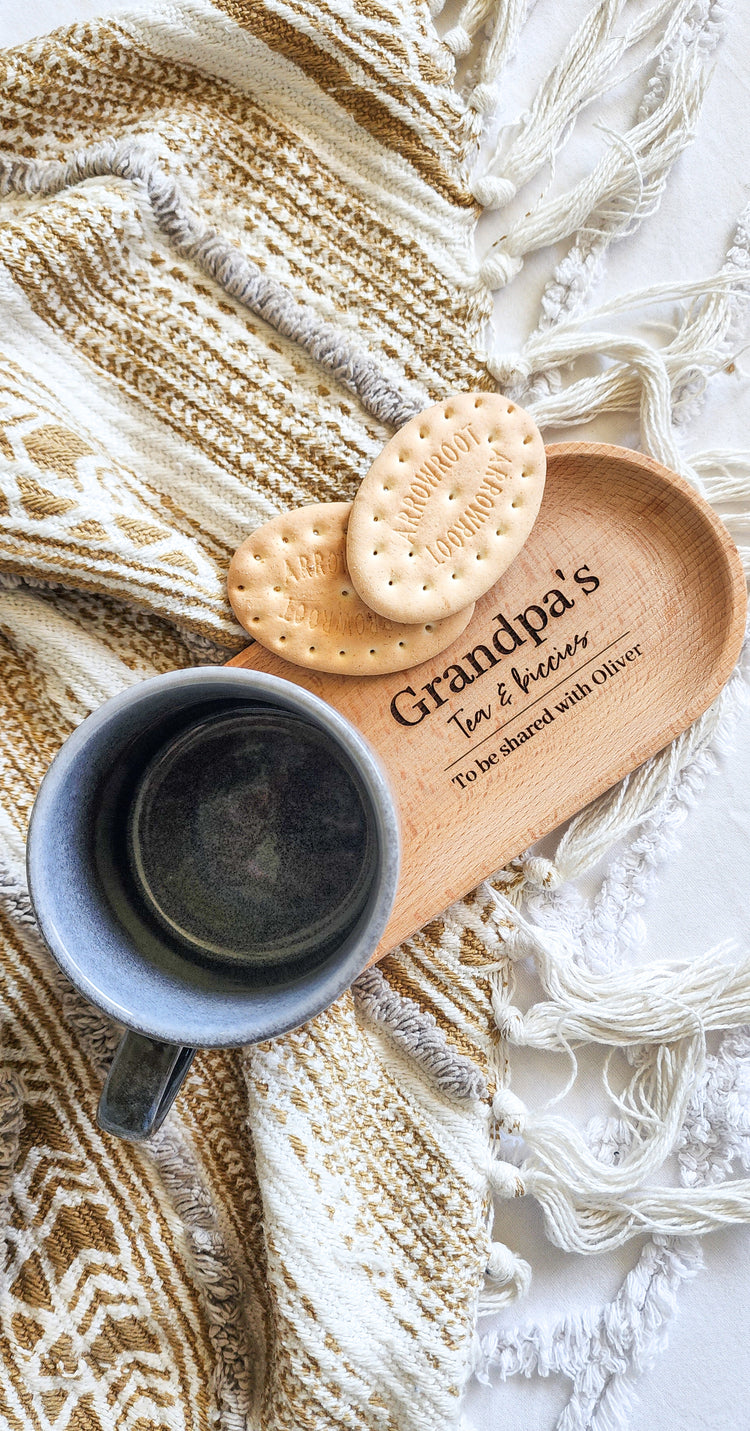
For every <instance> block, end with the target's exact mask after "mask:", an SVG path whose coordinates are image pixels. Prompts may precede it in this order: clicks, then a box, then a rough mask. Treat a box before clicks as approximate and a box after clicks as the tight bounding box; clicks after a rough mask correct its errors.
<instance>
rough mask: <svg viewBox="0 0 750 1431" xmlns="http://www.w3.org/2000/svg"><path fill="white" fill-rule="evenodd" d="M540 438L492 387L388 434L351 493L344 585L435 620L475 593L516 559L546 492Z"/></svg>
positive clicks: (391, 613)
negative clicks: (349, 582)
mask: <svg viewBox="0 0 750 1431" xmlns="http://www.w3.org/2000/svg"><path fill="white" fill-rule="evenodd" d="M545 473H546V457H545V452H544V443H543V441H542V437H541V434H540V432H539V429H538V428H537V426H536V424H535V422H534V421H533V419H532V418H531V417H530V416H529V414H528V413H527V412H524V410H523V408H520V407H518V406H517V404H516V403H513V402H510V401H509V400H508V398H505V397H502V396H501V395H500V394H498V393H459V394H456V395H455V396H453V397H451V398H447V399H446V400H445V401H444V402H441V403H437V404H436V405H435V406H434V407H428V408H426V409H425V411H424V412H422V413H420V414H419V415H418V416H417V417H414V418H412V419H411V420H410V421H409V422H407V423H406V425H405V426H404V427H402V428H401V429H400V430H399V432H397V434H396V436H395V437H393V438H391V440H390V442H388V443H387V444H386V446H385V447H384V448H383V451H382V452H381V453H380V455H379V456H378V457H376V459H375V461H374V462H373V464H372V467H371V468H370V470H369V472H368V473H367V476H366V477H365V478H364V481H363V482H362V485H361V486H360V489H359V491H358V493H357V495H356V497H355V499H354V503H353V508H352V515H351V518H350V521H349V532H348V537H347V561H348V565H349V571H350V574H351V579H352V582H353V583H354V586H355V588H356V590H357V591H358V593H359V595H360V596H361V598H362V600H363V601H364V602H365V603H366V604H367V605H368V606H369V607H371V608H372V610H373V611H377V612H379V613H380V615H381V616H387V617H390V619H391V620H392V621H403V622H407V623H410V622H424V621H437V620H442V619H444V618H445V617H448V616H451V615H452V614H453V613H454V612H457V611H460V610H462V609H463V608H464V607H465V606H467V605H468V603H469V602H472V601H477V600H478V599H479V597H480V596H483V595H484V593H485V592H486V591H489V589H490V587H491V586H494V584H495V582H496V581H497V580H498V578H499V577H501V576H502V574H503V572H504V571H506V570H507V568H508V567H509V566H510V564H511V562H512V561H513V560H514V558H515V557H516V556H517V555H518V553H519V551H520V550H521V547H522V546H523V544H524V542H525V541H526V538H527V537H528V535H529V533H530V531H531V528H532V526H533V525H534V522H535V520H536V516H537V513H538V511H539V507H540V504H541V500H542V494H543V491H544V478H545Z"/></svg>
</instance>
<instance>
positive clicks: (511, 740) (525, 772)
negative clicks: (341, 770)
mask: <svg viewBox="0 0 750 1431" xmlns="http://www.w3.org/2000/svg"><path fill="white" fill-rule="evenodd" d="M547 458H548V469H547V485H546V489H545V495H544V501H543V503H542V509H541V512H540V515H539V517H538V519H537V522H536V525H535V527H534V529H533V531H532V533H531V536H530V537H529V540H528V542H527V543H526V546H525V547H524V548H523V551H522V552H521V553H520V555H519V556H518V557H517V558H516V560H515V561H514V563H513V565H512V566H511V567H510V569H509V570H508V571H507V572H506V573H505V575H504V576H503V577H502V578H501V580H500V581H499V582H498V583H497V585H496V586H494V587H493V588H492V590H491V591H490V592H488V593H487V595H486V596H485V597H483V598H482V600H481V601H479V602H478V603H477V606H476V610H475V612H474V616H473V617H472V620H471V622H470V624H469V626H468V627H467V628H466V630H465V631H464V632H463V635H462V636H460V637H459V638H458V640H457V641H456V642H454V644H453V645H452V646H450V647H448V649H447V650H445V651H443V652H442V653H441V654H440V655H439V656H436V657H434V658H433V659H431V660H429V661H425V662H424V663H423V664H422V665H420V666H417V667H412V668H411V669H410V670H408V671H401V672H397V673H396V674H394V675H388V676H369V677H352V676H348V677H347V676H336V675H326V674H323V673H319V672H314V671H307V670H303V669H302V668H301V667H299V666H293V665H290V664H289V663H287V662H285V661H283V660H281V659H280V658H279V657H277V656H275V655H272V654H271V653H270V652H268V651H266V650H265V649H264V648H263V647H262V646H259V645H257V644H253V645H251V646H250V647H248V649H247V650H245V651H243V652H242V653H241V654H240V655H239V656H236V657H235V658H234V660H233V661H232V662H230V664H231V665H235V666H247V667H251V668H253V669H255V670H259V671H271V672H273V673H274V674H276V675H279V676H283V677H285V678H286V679H287V680H289V681H294V682H296V683H297V684H298V685H301V686H305V687H307V689H308V690H311V691H314V692H315V694H316V695H319V696H322V697H323V699H324V700H326V701H329V702H330V704H331V705H333V706H336V707H337V708H338V709H339V710H340V711H342V712H343V713H344V715H346V716H347V717H348V718H349V720H350V721H352V722H353V724H354V725H356V726H358V727H359V729H360V730H361V731H362V732H363V733H364V735H365V736H366V737H367V739H368V741H369V742H370V744H371V745H372V746H373V748H374V749H375V750H376V751H377V752H378V754H379V755H380V757H381V759H382V761H383V763H384V765H385V767H386V769H387V771H388V774H389V776H390V780H391V784H392V788H393V790H394V793H395V796H396V800H397V802H398V806H399V811H400V817H401V826H402V835H403V863H402V869H401V879H400V883H399V891H398V895H397V897H396V903H395V906H394V909H393V913H392V915H391V918H390V921H389V923H388V926H387V928H386V931H385V935H384V937H383V940H382V942H381V944H380V946H379V948H378V950H377V952H376V955H375V958H381V957H382V956H383V954H385V953H387V951H388V950H389V949H391V948H393V947H394V946H395V945H396V944H398V943H400V941H401V940H402V939H405V938H407V937H408V936H409V935H410V934H413V933H414V932H415V930H417V929H420V928H421V927H422V925H423V924H425V923H427V922H428V920H430V919H433V918H434V917H435V916H436V915H438V914H439V913H440V912H441V911H442V910H443V909H445V908H446V907H447V906H448V905H449V904H451V903H452V902H453V900H455V899H458V898H459V897H460V896H461V895H464V894H466V893H467V892H468V891H469V890H471V889H473V888H474V886H475V885H477V884H478V883H479V882H480V880H482V879H484V878H486V876H487V875H489V874H491V873H492V872H493V871H494V870H496V869H499V868H500V867H501V866H502V865H504V864H505V863H506V861H507V860H509V859H511V858H512V857H513V856H514V855H517V854H519V853H520V852H521V851H522V850H524V849H525V848H526V847H527V845H529V844H531V842H532V841H533V840H537V839H539V838H540V836H542V835H544V834H546V833H548V831H550V830H552V829H554V828H555V826H556V825H559V824H560V823H561V822H562V821H563V820H565V819H567V818H568V817H569V816H571V815H573V814H575V812H576V811H577V810H580V809H581V807H582V806H583V805H585V804H587V803H588V801H590V800H593V799H594V798H595V796H597V795H600V794H601V793H602V792H603V791H604V790H607V789H609V787H610V786H611V785H614V784H615V783H616V781H618V780H620V779H621V778H622V777H623V776H624V775H626V774H627V772H628V771H630V770H633V769H634V768H635V767H636V766H637V765H640V764H641V763H642V762H643V761H644V760H646V759H647V757H648V756H650V755H653V754H654V753H655V752H656V751H657V750H660V749H661V748H662V747H663V746H665V745H666V744H667V743H668V742H669V741H670V740H672V739H673V738H674V737H675V736H676V735H678V734H679V732H680V731H682V730H684V729H685V728H686V726H688V725H690V724H691V722H692V721H694V720H695V719H696V718H697V717H698V716H699V715H700V714H701V712H702V711H704V710H705V709H706V707H707V706H708V705H710V703H711V702H712V701H713V700H714V698H715V697H716V696H717V695H718V693H719V691H720V690H721V687H722V686H723V685H724V682H725V681H726V680H727V678H728V676H729V674H730V672H731V670H732V668H733V666H734V664H735V661H736V659H737V655H738V652H739V649H740V644H741V641H742V635H743V631H744V626H745V608H746V591H745V580H744V576H743V573H742V568H741V565H740V560H739V557H738V554H737V550H736V548H735V546H734V544H733V542H732V540H731V538H730V537H729V535H728V534H727V532H726V530H725V528H724V527H723V525H722V523H721V522H720V521H719V519H718V517H717V516H716V515H715V514H714V513H713V512H712V511H711V508H710V507H708V506H707V504H706V503H705V502H704V501H703V500H702V499H701V498H700V497H698V496H697V495H696V494H695V492H693V490H692V489H691V488H690V487H689V486H688V484H687V483H686V482H685V481H684V480H683V479H682V478H681V477H678V476H676V475H675V474H674V473H673V472H669V471H667V470H666V469H665V468H664V467H661V466H660V465H659V464H658V463H657V462H653V461H651V460H650V459H649V458H647V457H643V456H641V455H640V454H639V453H636V452H631V451H629V450H628V449H626V448H619V447H608V446H604V445H600V444H595V443H562V444H559V445H556V446H552V447H549V448H548V449H547ZM568 603H569V604H568ZM493 637H494V640H493ZM450 668H452V669H450ZM451 686H452V687H453V688H452V689H451ZM399 717H400V718H399Z"/></svg>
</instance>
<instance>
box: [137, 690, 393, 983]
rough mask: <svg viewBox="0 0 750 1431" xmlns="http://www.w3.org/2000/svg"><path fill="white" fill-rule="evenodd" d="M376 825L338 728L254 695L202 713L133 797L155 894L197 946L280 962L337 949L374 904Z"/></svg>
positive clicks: (174, 930)
mask: <svg viewBox="0 0 750 1431" xmlns="http://www.w3.org/2000/svg"><path fill="white" fill-rule="evenodd" d="M371 838H372V832H371V831H370V829H369V826H368V821H367V817H366V812H365V808H364V804H363V799H362V794H361V792H360V788H359V783H358V780H357V777H356V774H355V772H354V770H353V769H347V768H346V765H345V763H344V761H343V759H342V755H341V752H340V751H339V750H337V749H336V747H335V746H334V744H333V741H332V740H331V739H330V737H329V736H328V735H327V734H326V733H325V731H322V730H318V729H316V728H315V727H314V726H311V725H308V724H307V723H306V722H304V721H302V720H298V719H297V718H295V717H294V716H291V715H288V714H287V713H286V712H283V711H278V710H264V709H262V708H259V709H252V708H250V709H246V710H244V711H241V712H237V713H235V712H231V711H230V712H227V713H224V714H218V715H213V716H209V717H208V719H206V720H200V721H198V722H197V723H195V724H194V725H190V726H189V727H188V728H187V729H186V730H184V731H182V732H181V734H179V735H177V736H176V737H174V738H173V739H171V740H170V741H168V742H167V743H166V745H165V746H164V747H163V748H162V749H161V750H159V751H158V752H157V754H156V755H155V756H154V757H153V758H152V760H151V761H150V762H149V764H148V765H147V767H146V769H145V770H144V771H143V774H142V775H141V777H140V779H139V781H138V783H137V785H136V789H135V792H134V795H133V798H132V800H131V802H130V809H129V811H128V821H127V853H128V856H129V864H130V868H131V872H132V875H133V878H134V882H135V885H136V887H137V890H138V893H139V895H140V897H141V900H142V903H143V905H144V907H145V908H146V909H147V910H148V911H149V912H150V914H151V915H152V917H153V918H154V919H155V920H156V921H157V922H158V924H159V925H160V926H161V927H162V928H163V929H164V930H165V931H166V933H167V934H168V935H169V936H171V937H172V938H173V939H174V940H176V941H177V942H178V943H179V944H180V945H181V946H182V947H184V948H185V950H186V951H187V952H188V953H191V954H193V955H194V956H195V957H198V958H201V959H208V960H212V959H218V960H222V961H223V960H229V961H232V962H233V963H236V964H240V965H251V966H256V967H257V966H267V965H268V964H274V963H279V962H280V961H281V962H288V961H293V962H298V961H299V960H300V959H303V960H306V959H308V958H310V957H311V956H315V955H319V954H321V953H325V952H326V951H327V950H328V949H330V948H331V946H332V944H335V943H337V942H339V941H340V940H341V939H343V937H344V936H345V935H346V933H347V931H348V930H349V929H350V928H351V927H352V925H353V924H354V922H355V920H356V919H357V917H358V916H359V914H360V913H361V910H362V906H363V903H364V899H365V896H366V893H367V885H368V875H369V872H370V860H369V856H370V854H371V850H370V841H371Z"/></svg>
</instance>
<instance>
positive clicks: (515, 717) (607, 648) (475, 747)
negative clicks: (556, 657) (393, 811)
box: [443, 631, 630, 775]
mask: <svg viewBox="0 0 750 1431" xmlns="http://www.w3.org/2000/svg"><path fill="white" fill-rule="evenodd" d="M629 635H630V632H629V631H622V632H621V633H620V635H619V636H615V639H614V641H610V643H609V645H608V646H602V649H601V651H597V652H596V655H594V656H589V659H588V661H583V662H582V664H581V665H580V666H576V668H575V670H574V671H568V673H567V675H565V676H563V678H562V680H561V681H557V682H556V683H555V685H554V686H550V687H549V689H548V690H546V691H543V692H542V694H541V696H537V698H536V700H535V701H530V702H529V704H528V705H527V706H524V708H523V710H522V711H516V713H515V715H512V716H511V717H510V719H509V720H506V721H503V724H502V725H498V726H496V727H495V729H494V730H491V731H490V733H489V735H485V736H483V738H482V740H478V741H477V742H476V745H470V746H469V749H468V750H464V751H463V753H462V754H461V755H459V756H458V757H457V758H456V759H455V760H452V761H451V763H450V765H446V766H445V769H444V770H443V774H444V775H445V773H446V771H448V770H452V769H453V767H454V765H460V764H461V761H462V760H464V759H465V758H466V756H467V755H471V753H472V751H473V750H478V749H479V747H480V745H484V744H485V742H486V741H488V740H492V737H493V735H499V734H500V731H501V730H505V727H506V726H508V725H513V722H514V721H517V720H520V719H521V716H523V715H525V714H526V712H527V711H530V710H533V708H534V706H538V705H539V702H540V701H546V700H547V699H548V698H549V697H550V696H551V695H552V692H553V691H556V690H558V689H559V687H560V686H567V684H568V682H569V681H571V680H572V678H573V676H577V675H578V673H579V671H585V669H586V667H587V666H590V665H591V663H592V661H598V660H599V657H600V656H603V655H604V653H605V651H611V649H612V647H613V646H616V645H617V643H618V641H624V640H625V637H626V636H629Z"/></svg>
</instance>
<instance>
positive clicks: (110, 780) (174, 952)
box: [27, 667, 400, 1140]
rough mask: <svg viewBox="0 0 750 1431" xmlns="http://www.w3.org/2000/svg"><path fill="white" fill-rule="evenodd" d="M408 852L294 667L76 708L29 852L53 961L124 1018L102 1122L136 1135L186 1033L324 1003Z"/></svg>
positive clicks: (367, 941)
mask: <svg viewBox="0 0 750 1431" xmlns="http://www.w3.org/2000/svg"><path fill="white" fill-rule="evenodd" d="M399 858H400V841H399V827H398V816H397V811H396V807H395V804H394V799H393V796H392V794H391V791H390V789H389V786H388V782H387V780H386V778H385V775H384V773H383V771H382V769H381V766H380V764H379V762H378V760H377V758H376V757H375V755H374V754H373V752H372V750H371V749H370V747H369V746H368V744H367V742H366V741H365V740H364V738H363V737H362V735H361V734H360V733H359V732H358V731H357V730H356V729H355V728H354V727H353V726H352V725H351V724H350V723H349V722H348V721H347V720H346V719H345V718H344V717H343V716H342V715H340V714H339V712H338V711H336V710H334V709H333V708H332V707H330V706H328V705H327V704H326V703H325V702H324V701H322V700H320V699H319V698H318V697H317V696H314V695H312V694H311V693H310V692H308V691H306V690H303V689H302V688H300V687H298V686H295V685H293V684H291V683H290V682H288V681H283V680H280V679H279V678H278V677H276V676H271V675H266V674H264V673H262V672H257V671H250V670H245V669H240V668H232V667H202V668H198V669H192V670H185V671H174V672H170V673H169V674H167V675H162V676H154V677H152V678H151V679H149V680H146V681H143V682H141V683H139V684H137V685H134V686H131V687H129V688H128V689H127V690H125V691H123V692H122V693H121V694H120V695H117V696H115V697H114V698H113V699H111V700H109V701H108V702H107V703H106V704H105V705H104V706H102V707H101V709H99V710H97V711H95V712H94V713H93V714H92V715H91V716H89V717H88V718H87V719H86V720H85V721H83V723H82V724H81V725H80V726H79V727H78V728H77V730H75V731H74V732H73V734H72V735H71V736H70V738H69V739H68V740H67V741H66V743H65V745H64V746H63V747H62V749H61V751H60V752H59V754H58V755H57V757H56V758H55V760H54V761H53V763H52V765H51V766H50V768H49V770H48V771H47V774H46V775H45V777H44V780H43V782H42V785H41V787H40V789H39V793H38V795H37V798H36V801H35V804H34V809H33V812H32V817H31V825H30V829H29V840H28V850H27V864H28V874H29V886H30V890H31V898H32V902H33V905H34V909H35V912H36V916H37V919H38V922H39V926H40V929H41V932H42V935H43V937H44V939H45V941H46V943H47V945H48V946H49V948H50V950H51V952H52V954H53V955H54V957H55V959H56V960H57V962H58V964H59V965H60V967H61V968H62V969H63V970H64V972H65V973H66V974H67V975H68V977H69V978H70V980H71V981H72V983H73V984H75V986H76V988H78V989H79V990H80V992H81V993H82V994H83V995H84V996H85V997H86V998H87V999H89V1000H90V1001H91V1002H92V1003H93V1004H95V1005H96V1006H97V1007H98V1008H100V1009H102V1010H103V1011H104V1012H105V1013H106V1014H109V1015H110V1016H111V1017H112V1018H113V1019H115V1020H117V1021H118V1022H119V1023H121V1024H124V1025H125V1026H126V1032H125V1034H124V1035H123V1038H122V1040H121V1042H120V1045H119V1048H118V1049H117V1052H116V1053H115V1057H114V1060H113V1062H112V1066H111V1068H110V1071H109V1075H108V1078H107V1081H106V1084H105V1087H104V1090H103V1092H102V1097H101V1100H100V1104H99V1113H98V1118H99V1123H100V1126H101V1127H102V1128H104V1129H105V1130H106V1131H107V1132H110V1133H114V1134H116V1135H118V1136H120V1137H123V1138H128V1139H131V1140H139V1139H142V1138H145V1137H147V1136H148V1135H149V1134H150V1133H151V1132H153V1131H154V1130H155V1129H156V1128H158V1127H159V1125H160V1124H161V1122H162V1121H163V1119H164V1117H165V1116H166V1114H167V1112H168V1111H169V1108H170V1106H171V1104H172V1102H173V1100H174V1098H175V1095H176V1093H177V1091H178V1089H179V1086H180V1084H181V1082H182V1080H183V1078H184V1076H185V1073H186V1072H187V1069H188V1068H189V1065H190V1062H191V1059H192V1057H193V1054H194V1052H195V1049H196V1048H198V1047H207V1048H222V1047H231V1046H234V1045H239V1044H249V1043H256V1042H258V1041H259V1040H262V1039H268V1038H271V1037H273V1036H274V1035H277V1034H280V1033H283V1032H285V1031H287V1030H289V1029H293V1028H296V1027H298V1026H299V1025H300V1024H303V1023H305V1022H306V1021H307V1020H308V1019H310V1018H312V1017H313V1016H314V1015H315V1014H317V1013H320V1012H321V1011H322V1010H323V1009H324V1008H327V1007H328V1005H329V1004H331V1003H332V1002H333V1001H334V1000H335V999H336V998H338V996H339V995H340V994H342V993H343V992H344V990H345V989H347V988H348V987H349V985H350V984H351V983H352V981H353V980H354V979H355V978H356V977H357V975H358V974H359V973H361V971H362V970H363V969H364V968H365V967H366V965H367V963H368V961H369V959H370V958H371V956H372V954H373V952H374V951H375V949H376V947H377V945H378V943H379V942H380V939H381V936H382V934H383V931H384V929H385V926H386V923H387V920H388V916H389V914H390V911H391V907H392V905H393V900H394V897H395V893H396V886H397V882H398V871H399Z"/></svg>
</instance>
